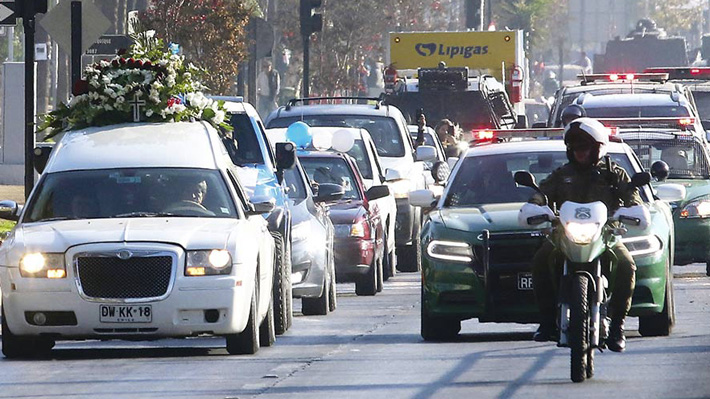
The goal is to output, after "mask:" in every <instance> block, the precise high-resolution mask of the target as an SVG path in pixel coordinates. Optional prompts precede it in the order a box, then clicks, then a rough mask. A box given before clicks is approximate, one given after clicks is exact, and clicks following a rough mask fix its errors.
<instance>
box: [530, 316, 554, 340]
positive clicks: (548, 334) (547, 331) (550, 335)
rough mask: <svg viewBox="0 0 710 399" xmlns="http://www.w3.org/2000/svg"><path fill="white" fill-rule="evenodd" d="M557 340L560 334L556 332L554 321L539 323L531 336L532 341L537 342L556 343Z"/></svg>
mask: <svg viewBox="0 0 710 399" xmlns="http://www.w3.org/2000/svg"><path fill="white" fill-rule="evenodd" d="M559 339H560V332H559V331H558V330H557V325H556V323H555V322H554V321H553V322H542V323H540V327H538V328H537V331H535V334H533V341H537V342H547V341H555V342H557V340H559Z"/></svg>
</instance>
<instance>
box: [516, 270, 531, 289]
mask: <svg viewBox="0 0 710 399" xmlns="http://www.w3.org/2000/svg"><path fill="white" fill-rule="evenodd" d="M518 289H519V290H521V291H529V290H532V289H533V279H532V273H518Z"/></svg>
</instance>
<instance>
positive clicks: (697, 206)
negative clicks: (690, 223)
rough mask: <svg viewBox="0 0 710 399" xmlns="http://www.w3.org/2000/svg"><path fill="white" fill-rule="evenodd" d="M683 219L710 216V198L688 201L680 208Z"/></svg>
mask: <svg viewBox="0 0 710 399" xmlns="http://www.w3.org/2000/svg"><path fill="white" fill-rule="evenodd" d="M680 217H681V218H683V219H686V218H687V219H696V218H706V217H710V198H703V199H700V200H696V201H693V202H690V203H688V204H687V205H685V206H684V207H683V209H681V210H680Z"/></svg>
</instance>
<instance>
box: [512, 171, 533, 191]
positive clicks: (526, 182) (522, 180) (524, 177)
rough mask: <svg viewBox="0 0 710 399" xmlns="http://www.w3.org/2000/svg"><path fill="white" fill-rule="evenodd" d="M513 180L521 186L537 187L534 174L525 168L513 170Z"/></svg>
mask: <svg viewBox="0 0 710 399" xmlns="http://www.w3.org/2000/svg"><path fill="white" fill-rule="evenodd" d="M515 182H516V183H518V184H519V185H521V186H525V187H530V188H537V184H536V183H535V176H533V175H532V173H530V172H528V171H526V170H519V171H517V172H515Z"/></svg>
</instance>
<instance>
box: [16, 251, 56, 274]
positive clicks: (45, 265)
mask: <svg viewBox="0 0 710 399" xmlns="http://www.w3.org/2000/svg"><path fill="white" fill-rule="evenodd" d="M20 275H21V276H22V277H37V278H64V277H66V276H67V269H66V266H65V265H64V254H51V253H41V252H32V253H28V254H25V256H23V257H22V259H20Z"/></svg>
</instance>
